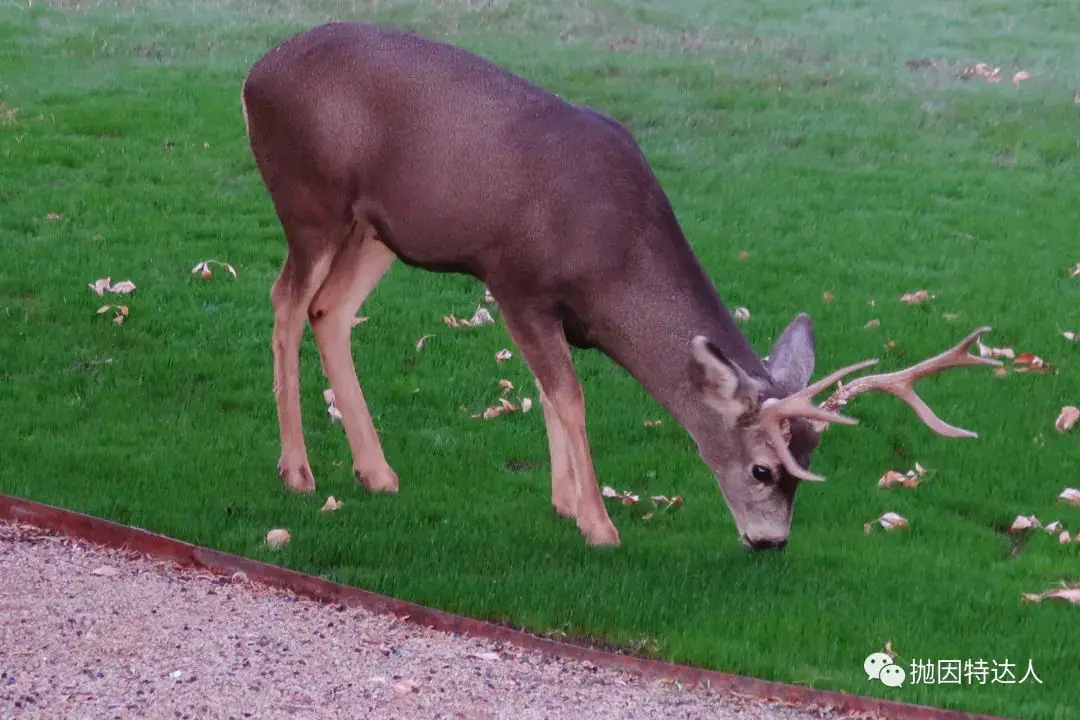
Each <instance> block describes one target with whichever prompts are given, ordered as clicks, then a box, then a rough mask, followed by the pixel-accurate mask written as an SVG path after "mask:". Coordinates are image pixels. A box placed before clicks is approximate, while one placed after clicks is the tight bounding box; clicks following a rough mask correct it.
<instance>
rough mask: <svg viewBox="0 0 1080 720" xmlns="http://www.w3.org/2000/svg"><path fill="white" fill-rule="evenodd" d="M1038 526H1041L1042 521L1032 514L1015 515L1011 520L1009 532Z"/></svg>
mask: <svg viewBox="0 0 1080 720" xmlns="http://www.w3.org/2000/svg"><path fill="white" fill-rule="evenodd" d="M1040 527H1042V523H1040V522H1039V518H1037V517H1035V516H1034V515H1017V516H1016V519H1015V520H1013V524H1012V525H1010V526H1009V532H1011V533H1016V532H1020V531H1022V530H1032V529H1034V528H1040Z"/></svg>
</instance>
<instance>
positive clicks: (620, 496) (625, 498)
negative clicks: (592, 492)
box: [600, 485, 640, 505]
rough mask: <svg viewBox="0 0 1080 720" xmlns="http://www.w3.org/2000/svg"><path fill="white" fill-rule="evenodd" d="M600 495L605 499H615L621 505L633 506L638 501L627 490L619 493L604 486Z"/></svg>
mask: <svg viewBox="0 0 1080 720" xmlns="http://www.w3.org/2000/svg"><path fill="white" fill-rule="evenodd" d="M600 494H601V495H603V496H604V497H606V498H615V499H617V500H619V501H620V502H622V504H623V505H633V504H634V503H636V502H637V501H638V500H639V499H640V498H638V496H637V495H634V494H633V493H631V492H630V491H629V490H623V491H621V492H620V491H618V490H616V489H614V488H612V487H610V486H608V485H605V486H604V487H603V488H602V489H601V490H600Z"/></svg>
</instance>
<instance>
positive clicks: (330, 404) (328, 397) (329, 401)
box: [322, 388, 342, 422]
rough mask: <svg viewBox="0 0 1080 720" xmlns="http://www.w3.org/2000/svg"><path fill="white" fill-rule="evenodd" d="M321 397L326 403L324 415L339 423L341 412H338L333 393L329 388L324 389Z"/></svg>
mask: <svg viewBox="0 0 1080 720" xmlns="http://www.w3.org/2000/svg"><path fill="white" fill-rule="evenodd" d="M322 396H323V400H324V401H325V402H326V413H327V414H328V415H329V416H330V420H331V421H334V420H337V421H338V422H340V421H341V420H342V416H341V411H340V410H338V406H337V403H336V402H335V398H334V391H333V390H332V389H331V388H326V389H325V390H323V394H322Z"/></svg>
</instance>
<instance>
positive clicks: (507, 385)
mask: <svg viewBox="0 0 1080 720" xmlns="http://www.w3.org/2000/svg"><path fill="white" fill-rule="evenodd" d="M499 387H501V388H502V389H503V391H502V394H503V395H506V394H507V393H509V392H510V391H511V390H513V389H514V383H512V382H510V381H509V380H500V381H499Z"/></svg>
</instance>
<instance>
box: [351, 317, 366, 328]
mask: <svg viewBox="0 0 1080 720" xmlns="http://www.w3.org/2000/svg"><path fill="white" fill-rule="evenodd" d="M367 321H368V318H367V316H366V315H357V316H356V317H354V318H353V319H352V326H353V327H356V326H357V325H359V324H360V323H366V322H367Z"/></svg>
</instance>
